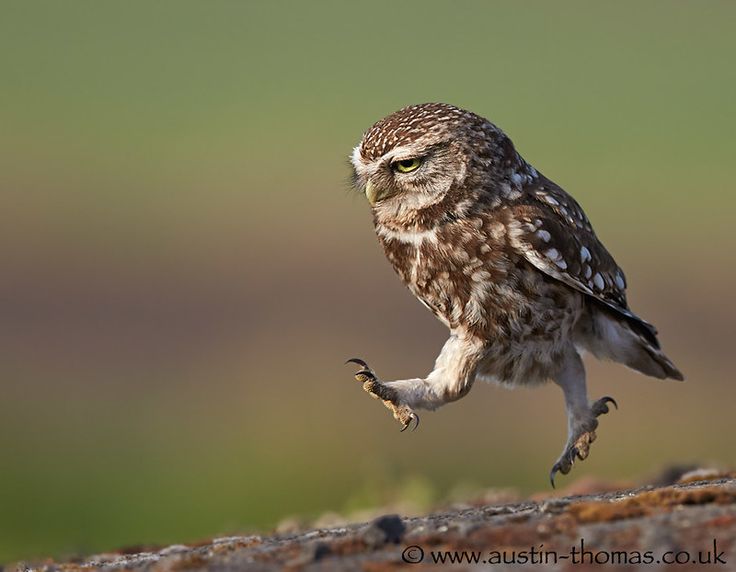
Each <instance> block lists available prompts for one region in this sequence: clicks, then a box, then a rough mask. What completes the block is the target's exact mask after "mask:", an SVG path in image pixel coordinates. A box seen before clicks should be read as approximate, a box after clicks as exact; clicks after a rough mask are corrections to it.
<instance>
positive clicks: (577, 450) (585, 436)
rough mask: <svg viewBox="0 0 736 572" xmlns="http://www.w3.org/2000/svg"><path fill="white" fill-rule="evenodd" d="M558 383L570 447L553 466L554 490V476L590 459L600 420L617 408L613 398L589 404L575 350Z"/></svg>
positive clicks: (583, 377) (570, 351)
mask: <svg viewBox="0 0 736 572" xmlns="http://www.w3.org/2000/svg"><path fill="white" fill-rule="evenodd" d="M554 381H555V383H557V385H559V386H560V387H561V388H562V391H563V392H564V394H565V408H566V410H567V443H566V444H565V448H564V449H563V451H562V454H561V455H560V458H559V459H557V462H555V464H554V465H553V466H552V470H551V471H550V475H549V480H550V483H551V484H552V487H553V488H554V486H555V475H557V473H558V472H559V473H562V474H563V475H566V474H567V473H569V472H570V470H571V469H572V466H573V464H574V463H575V460H576V459H580V460H581V461H582V460H584V459H586V458H587V457H588V453H589V452H590V444H591V443H592V442H593V441H595V439H596V433H595V430H596V429H597V427H598V419H597V418H598V416H599V415H603V414H604V413H608V404H609V403H613V405H614V406H615V407H616V408H618V405H617V404H616V401H615V400H614V399H613V398H612V397H607V396H606V397H602V398H601V399H599V400H597V401H595V402H593V403H589V402H588V391H587V388H586V385H585V367H584V366H583V361H582V359H580V355H579V354H578V353H577V351H576V350H575V349H574V348H572V347H571V348H569V349H568V351H567V353H566V354H565V361H564V362H563V365H562V368H561V369H560V372H559V373H558V375H557V376H555V377H554Z"/></svg>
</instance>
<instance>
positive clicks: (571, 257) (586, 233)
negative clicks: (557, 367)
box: [508, 175, 657, 342]
mask: <svg viewBox="0 0 736 572" xmlns="http://www.w3.org/2000/svg"><path fill="white" fill-rule="evenodd" d="M509 211H510V213H509V214H510V218H509V221H508V228H509V231H510V232H509V235H510V238H511V244H512V247H513V248H515V249H516V250H517V251H518V252H519V253H521V254H522V255H523V256H524V258H525V259H526V260H527V261H528V262H530V263H531V264H532V265H533V266H535V267H536V268H537V269H538V270H540V271H542V272H544V273H545V274H547V275H548V276H551V277H552V278H555V279H556V280H559V281H560V282H563V283H564V284H566V285H568V286H570V287H571V288H574V289H575V290H577V291H579V292H582V293H584V294H587V295H588V296H590V297H592V298H593V299H594V300H596V301H598V302H600V303H602V304H603V305H605V306H607V307H608V308H610V309H612V310H614V311H615V312H617V313H619V314H621V315H623V316H625V317H626V318H628V319H629V320H632V321H635V322H637V323H639V324H641V325H642V326H644V328H645V329H646V330H647V331H648V333H649V334H650V335H649V336H647V337H650V338H653V339H654V341H655V342H656V337H655V336H656V333H657V331H656V329H655V328H654V326H652V325H651V324H649V323H648V322H646V321H644V320H642V319H641V318H639V317H638V316H637V315H635V314H634V313H633V312H631V310H629V306H628V303H627V302H626V277H625V276H624V273H623V270H621V268H619V266H618V264H616V261H615V260H614V259H613V257H612V256H611V254H610V253H609V252H608V250H606V248H605V247H604V246H603V244H601V242H600V240H598V237H597V236H596V235H595V232H594V231H593V228H592V226H591V224H590V221H589V220H588V217H587V216H585V213H584V212H583V209H582V208H581V207H580V205H579V204H578V203H577V202H576V201H575V199H573V198H572V197H571V196H570V195H568V194H567V193H566V192H565V191H563V190H562V189H561V188H560V187H558V186H557V185H555V184H554V183H552V182H551V181H549V180H547V179H545V178H544V177H542V176H541V175H540V176H539V178H538V179H536V180H535V182H534V183H532V184H531V185H529V186H527V187H526V188H525V189H524V194H523V196H522V198H521V199H520V202H517V203H516V204H514V205H512V206H510V207H509Z"/></svg>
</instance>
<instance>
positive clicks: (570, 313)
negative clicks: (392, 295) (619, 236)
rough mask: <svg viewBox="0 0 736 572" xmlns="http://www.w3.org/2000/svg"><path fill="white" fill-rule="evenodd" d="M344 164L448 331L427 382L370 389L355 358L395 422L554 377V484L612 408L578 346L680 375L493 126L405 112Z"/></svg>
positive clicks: (613, 268) (619, 286) (589, 244)
mask: <svg viewBox="0 0 736 572" xmlns="http://www.w3.org/2000/svg"><path fill="white" fill-rule="evenodd" d="M352 164H353V168H354V181H355V185H356V187H357V188H359V189H361V190H363V191H364V192H365V194H366V197H367V198H368V200H369V202H370V203H371V205H372V208H373V218H374V225H375V230H376V234H377V235H378V238H379V241H380V242H381V245H382V246H383V249H384V251H385V253H386V256H387V258H388V259H389V261H390V262H391V264H392V265H393V267H394V269H395V270H396V272H397V273H398V275H399V276H400V277H401V279H402V280H403V281H404V283H405V284H406V285H407V286H408V287H409V289H410V290H411V292H412V293H413V294H414V295H415V296H416V297H417V298H419V300H420V301H421V302H422V303H424V305H425V306H427V307H428V308H429V309H430V310H431V311H432V312H433V313H434V314H435V315H436V316H437V317H438V318H439V319H440V320H441V321H442V322H443V323H444V324H445V325H447V327H448V328H449V329H450V333H451V335H450V338H449V340H448V341H447V342H446V344H445V345H444V347H443V349H442V351H441V353H440V355H439V357H438V358H437V361H436V363H435V367H434V369H433V371H432V372H431V373H430V374H429V375H428V376H427V377H426V378H416V379H406V380H398V381H380V380H379V379H378V378H377V377H376V375H375V374H374V372H373V371H372V370H371V369H370V368H369V367H368V366H367V365H366V364H365V362H363V361H362V360H354V361H355V363H358V364H359V365H360V366H361V367H362V369H361V370H360V371H359V372H358V373H357V374H356V378H357V379H359V380H360V381H362V382H363V383H364V389H365V390H366V391H368V393H370V394H371V395H372V396H373V397H376V398H378V399H381V400H382V401H383V402H384V404H385V405H386V406H387V407H388V408H389V409H390V410H391V411H392V412H393V414H394V416H395V417H396V419H398V420H399V421H400V422H401V423H402V425H403V426H404V428H406V427H407V426H408V425H409V424H410V423H411V421H412V420H416V421H417V422H418V417H417V416H416V413H415V412H414V410H416V409H435V408H437V407H439V406H440V405H442V404H444V403H447V402H450V401H454V400H457V399H459V398H460V397H462V396H464V395H465V394H467V392H468V391H469V390H470V388H471V386H472V384H473V383H474V381H475V380H476V379H484V380H488V381H495V382H497V383H501V384H504V385H510V386H518V385H532V384H538V383H543V382H546V381H549V380H552V381H554V382H555V383H557V384H558V385H559V386H560V387H561V388H562V390H563V392H564V395H565V403H566V407H567V413H568V440H567V443H566V445H565V448H564V450H563V453H562V455H561V456H560V458H559V459H558V460H557V462H556V463H555V465H554V466H553V469H552V473H551V478H552V479H554V475H555V473H556V472H558V471H560V472H562V473H567V472H569V470H570V468H571V467H572V464H573V462H574V461H575V459H576V458H579V459H584V458H585V457H586V456H587V455H588V448H589V445H590V443H591V442H592V441H593V440H594V439H595V429H596V427H597V425H598V421H597V417H598V416H599V415H601V414H602V413H606V412H607V411H608V405H607V404H608V403H611V402H613V400H612V399H611V398H610V397H604V398H602V399H599V400H598V401H595V402H593V403H589V402H588V397H587V390H586V385H585V371H584V369H583V365H582V361H581V359H580V355H579V352H580V351H581V350H587V351H589V352H591V353H593V354H594V355H595V356H597V357H599V358H603V359H611V360H614V361H617V362H620V363H623V364H625V365H627V366H629V367H631V368H633V369H635V370H637V371H640V372H642V373H644V374H647V375H650V376H654V377H657V378H661V379H664V378H672V379H682V374H681V373H680V372H679V371H678V370H677V368H676V367H675V366H674V364H672V362H671V361H670V360H669V359H668V358H667V357H666V356H665V355H664V353H663V352H662V351H661V349H660V347H659V343H658V341H657V337H656V330H655V329H654V327H653V326H651V325H650V324H648V323H647V322H645V321H644V320H642V319H641V318H639V317H637V316H636V315H635V314H633V313H632V312H631V310H630V309H629V307H628V304H627V301H626V292H625V290H626V279H625V277H624V273H623V271H622V270H621V269H620V268H619V267H618V265H617V264H616V262H615V261H614V259H613V257H612V256H611V255H610V254H609V252H608V251H607V250H606V248H605V247H604V246H603V245H602V244H601V242H600V241H599V240H598V238H597V237H596V235H595V232H594V231H593V228H592V227H591V224H590V222H589V221H588V218H587V217H586V216H585V213H584V212H583V210H582V209H581V207H580V205H578V203H577V202H576V201H575V200H574V199H573V198H572V197H571V196H570V195H568V194H567V193H566V192H565V191H563V190H562V189H561V188H560V187H559V186H557V185H556V184H554V183H553V182H552V181H550V180H549V179H547V178H546V177H544V175H542V174H541V173H539V172H537V171H536V170H535V169H534V168H533V167H532V166H531V165H529V164H528V163H526V161H524V159H522V157H521V156H520V155H519V154H518V153H517V152H516V150H515V148H514V145H513V144H512V142H511V140H510V139H509V138H508V137H507V136H506V135H505V134H504V133H503V132H502V131H501V130H500V129H498V128H497V127H496V126H495V125H493V124H492V123H490V122H489V121H487V120H485V119H483V118H482V117H479V116H478V115H475V114H474V113H471V112H469V111H465V110H462V109H459V108H457V107H453V106H450V105H446V104H439V103H432V104H423V105H414V106H410V107H406V108H404V109H401V110H399V111H397V112H396V113H394V114H392V115H389V116H388V117H386V118H384V119H382V120H380V121H379V122H377V123H376V124H375V125H373V127H371V128H370V129H369V130H368V131H367V132H366V133H365V134H364V136H363V139H362V141H361V142H360V144H359V145H358V146H357V147H356V148H355V150H354V152H353V155H352ZM613 403H614V404H615V402H613Z"/></svg>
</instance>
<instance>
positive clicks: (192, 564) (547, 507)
mask: <svg viewBox="0 0 736 572" xmlns="http://www.w3.org/2000/svg"><path fill="white" fill-rule="evenodd" d="M693 479H697V480H693ZM581 542H582V544H581ZM714 543H715V544H714ZM532 548H534V549H535V551H536V556H534V555H533V554H532V553H531V549H532ZM573 549H575V550H576V551H577V556H576V557H574V556H573V554H574V553H573ZM522 551H524V552H523V553H524V554H526V557H524V556H522ZM553 553H554V555H556V562H555V556H554V555H553ZM438 554H448V555H449V554H453V555H456V556H454V557H455V558H464V561H462V562H458V561H457V560H456V562H455V563H451V561H450V559H449V556H445V559H446V562H445V563H444V564H441V563H435V560H436V559H437V558H438V556H437V555H438ZM476 555H477V560H478V561H477V563H473V562H469V559H473V558H475V557H476ZM514 557H515V558H516V562H517V563H516V564H515V565H511V564H510V563H509V562H510V561H511V559H512V558H514ZM524 558H526V561H525V562H524ZM574 558H575V559H574ZM650 558H651V562H650V561H648V560H649V559H650ZM675 558H679V559H680V561H681V562H682V563H680V564H671V565H668V564H665V563H664V560H668V559H673V560H674V559H675ZM420 559H421V562H417V563H411V562H414V561H419V560H420ZM504 559H505V561H506V563H504ZM407 560H408V561H410V562H407ZM699 560H702V561H706V560H709V561H710V562H711V563H710V564H707V563H700V562H699ZM685 561H686V562H685ZM724 561H725V563H724ZM596 562H597V563H599V564H596ZM604 564H605V565H604ZM14 568H17V569H19V570H41V571H44V572H52V571H60V572H61V571H64V572H73V571H81V570H110V571H114V570H137V571H138V570H140V571H150V572H154V571H160V572H168V571H175V570H177V571H178V570H212V571H230V570H233V571H234V570H255V571H261V570H262V571H272V570H294V571H297V570H304V571H314V570H335V571H347V572H350V571H367V572H371V571H381V570H397V569H411V570H427V569H432V570H491V569H492V570H560V571H564V570H571V571H574V570H589V569H590V570H603V569H605V570H666V569H672V570H678V571H684V570H687V571H689V570H736V475H735V474H726V475H724V474H716V475H713V474H707V473H705V474H703V473H692V474H691V476H690V477H689V478H684V479H681V480H680V481H679V482H677V483H675V484H670V485H651V486H646V487H640V488H634V489H628V490H621V491H615V492H603V493H601V492H598V493H592V494H582V495H570V496H564V497H557V498H555V497H549V498H546V499H542V500H527V501H521V502H514V503H507V504H480V505H476V506H466V507H465V508H455V509H452V510H447V511H444V512H439V513H435V514H431V515H428V516H424V517H413V518H400V517H398V516H396V515H387V516H384V517H380V518H378V519H376V520H374V521H372V522H368V523H362V524H351V525H347V526H341V527H332V528H318V529H313V530H308V531H302V532H299V533H291V534H276V535H273V536H234V537H229V538H217V539H214V540H209V541H206V542H203V543H200V544H198V545H190V546H184V545H174V546H169V547H167V548H163V549H156V550H150V551H147V552H137V553H115V554H101V555H97V556H92V557H88V558H83V559H79V560H77V561H74V562H52V561H48V562H40V563H35V564H30V563H20V564H17V565H14V566H11V567H8V568H6V570H7V569H14Z"/></svg>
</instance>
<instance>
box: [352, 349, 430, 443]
mask: <svg viewBox="0 0 736 572" xmlns="http://www.w3.org/2000/svg"><path fill="white" fill-rule="evenodd" d="M345 363H346V364H349V363H354V364H356V365H358V366H360V367H361V368H362V369H359V370H358V371H356V372H355V374H354V376H355V379H356V380H357V381H359V382H360V383H362V384H363V389H364V390H365V392H366V393H367V394H368V395H370V396H371V397H373V398H375V399H380V400H381V401H382V402H383V404H384V405H385V406H386V408H387V409H388V410H389V411H391V413H392V414H393V416H394V419H396V420H397V421H398V422H399V423H401V431H402V432H403V431H406V429H407V428H408V427H409V426H410V425H411V423H412V421H413V422H414V427H413V428H412V431H416V429H417V427H419V415H417V414H416V413H414V412H413V411H412V410H411V408H410V407H408V406H407V405H402V404H401V403H400V401H399V395H398V393H397V391H396V389H395V388H393V387H391V385H390V384H386V383H383V382H381V381H379V379H378V377H377V376H376V374H375V372H374V371H373V370H372V369H371V368H370V367H369V366H368V364H367V363H366V362H365V361H363V360H362V359H360V358H350V359H349V360H347V361H346V362H345Z"/></svg>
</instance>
